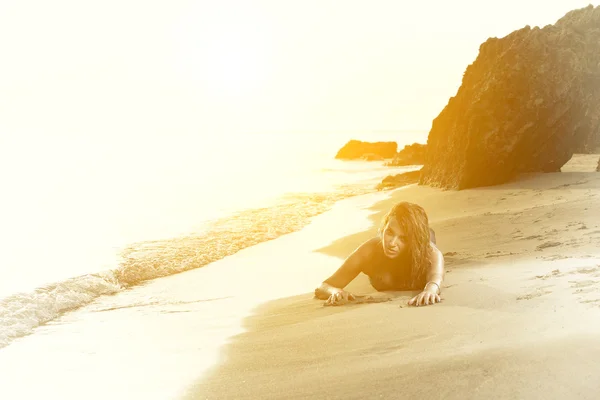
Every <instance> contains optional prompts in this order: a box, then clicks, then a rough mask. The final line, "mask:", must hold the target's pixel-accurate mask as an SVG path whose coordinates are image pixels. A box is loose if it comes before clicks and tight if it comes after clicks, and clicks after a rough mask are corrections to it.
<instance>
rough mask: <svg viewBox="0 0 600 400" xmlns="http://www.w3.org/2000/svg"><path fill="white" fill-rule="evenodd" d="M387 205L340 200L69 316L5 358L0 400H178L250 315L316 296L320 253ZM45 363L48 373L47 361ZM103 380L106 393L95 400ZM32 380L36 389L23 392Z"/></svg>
mask: <svg viewBox="0 0 600 400" xmlns="http://www.w3.org/2000/svg"><path fill="white" fill-rule="evenodd" d="M388 196H389V194H388V193H382V192H372V193H370V194H366V195H361V196H355V197H350V198H347V199H344V200H341V201H339V202H337V203H336V204H335V205H334V206H333V207H332V208H331V209H330V210H329V211H327V212H325V213H323V214H320V215H318V216H316V217H315V218H313V219H312V220H311V222H310V223H309V225H308V226H306V227H304V228H303V229H302V230H300V231H296V232H293V233H289V234H286V235H283V236H280V237H279V238H277V239H275V240H270V241H266V242H262V243H259V244H257V245H255V246H252V247H248V248H245V249H243V250H240V251H239V252H237V253H235V254H232V255H230V256H227V257H225V258H223V259H220V260H218V261H216V262H214V263H211V264H209V265H207V266H205V267H203V268H198V269H194V270H189V271H186V272H182V273H179V274H175V275H171V276H167V277H164V278H161V279H156V280H153V281H148V282H146V283H144V284H142V285H138V286H135V287H132V288H130V289H128V290H125V291H121V292H119V293H117V294H115V295H112V296H104V297H101V298H98V299H96V300H95V301H94V302H93V303H91V304H88V305H86V306H84V307H82V308H80V309H77V310H75V311H72V312H69V313H67V314H63V315H62V316H61V317H59V318H58V319H56V320H54V321H52V322H50V323H48V324H46V325H43V326H40V327H38V328H37V329H36V334H34V335H28V336H25V337H21V338H18V339H16V340H15V341H14V342H13V343H11V345H9V346H7V347H5V348H3V349H0V376H3V378H5V379H6V381H7V382H6V383H5V384H3V386H2V388H1V389H0V397H7V398H14V394H15V393H24V394H23V396H24V397H25V398H39V397H52V398H53V397H60V398H65V399H71V398H73V399H76V398H81V396H82V393H85V396H84V397H87V398H97V399H104V398H108V397H110V398H147V399H164V398H177V397H179V396H180V395H181V391H182V390H183V389H184V388H185V387H187V386H188V385H189V384H190V383H192V382H193V381H194V380H195V379H196V378H197V377H198V376H199V375H203V374H204V371H206V370H208V369H210V368H212V367H213V366H214V365H218V363H219V362H220V361H222V359H221V349H222V347H223V346H226V344H227V343H228V342H229V341H230V340H231V338H232V337H234V336H235V335H236V334H239V333H241V332H243V327H242V326H241V325H242V321H243V320H244V319H245V318H246V317H248V316H249V315H251V314H252V309H253V308H254V307H256V306H258V305H260V304H262V303H265V302H268V301H271V300H273V299H276V298H284V297H286V296H288V295H290V294H296V293H298V294H299V293H305V292H306V291H307V290H313V289H314V287H315V285H316V284H317V283H318V280H319V279H320V278H321V274H322V272H323V271H324V270H327V269H329V270H331V271H332V270H334V269H335V268H337V266H338V262H339V260H338V259H337V258H335V257H331V256H327V255H323V254H318V253H316V252H314V249H316V248H318V247H320V246H323V245H324V244H326V243H328V242H330V241H331V240H332V239H334V238H336V237H341V236H345V235H347V234H350V233H352V232H355V231H358V230H362V229H366V228H368V227H369V226H370V221H369V219H368V215H369V214H370V211H369V210H368V209H367V208H368V206H369V205H371V204H373V203H374V202H376V201H378V200H380V199H383V198H386V197H388ZM349 214H351V215H352V216H353V217H352V218H348V217H347V215H349ZM292 275H293V277H292ZM265 276H270V277H272V278H273V279H274V280H276V281H278V282H282V283H283V284H279V285H273V284H272V281H270V280H268V279H263V278H262V277H265ZM284 277H288V278H290V279H288V280H285V278H284ZM223 282H227V285H224V284H223ZM23 359H27V360H28V363H27V364H25V363H22V362H19V360H23ZM49 359H50V360H54V361H53V363H52V369H51V370H48V368H47V362H46V361H44V360H49ZM116 360H120V361H119V362H118V363H116ZM74 368H75V369H74ZM98 371H102V373H101V375H100V376H101V377H102V380H103V381H104V382H110V384H107V385H104V386H103V387H101V388H97V390H95V392H94V393H93V394H90V393H89V387H96V386H97V385H96V380H97V379H98V378H99V377H100V376H99V375H98V373H97V372H98ZM32 379H33V380H35V381H36V382H37V383H38V384H36V385H27V382H29V381H31V380H32ZM66 380H68V382H67V381H66ZM115 393H121V394H122V395H123V397H119V396H117V397H115Z"/></svg>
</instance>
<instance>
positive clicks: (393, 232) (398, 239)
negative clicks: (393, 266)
mask: <svg viewBox="0 0 600 400" xmlns="http://www.w3.org/2000/svg"><path fill="white" fill-rule="evenodd" d="M382 236H383V237H382V238H381V243H383V253H384V254H385V255H386V257H389V258H396V257H398V256H399V255H400V254H401V253H402V252H403V251H404V250H405V249H406V246H407V239H408V238H407V237H406V234H405V233H404V231H403V230H402V228H401V227H400V224H399V223H398V221H396V218H393V217H392V218H390V220H389V222H388V223H387V224H386V225H385V227H384V229H383V234H382Z"/></svg>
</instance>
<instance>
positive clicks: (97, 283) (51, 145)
mask: <svg viewBox="0 0 600 400" xmlns="http://www.w3.org/2000/svg"><path fill="white" fill-rule="evenodd" d="M350 139H359V140H367V141H378V140H391V141H396V142H397V143H398V145H399V148H402V147H403V146H404V145H405V144H411V143H414V142H420V143H425V142H426V134H425V133H422V132H412V133H410V132H408V133H407V132H395V133H394V132H385V133H352V134H315V133H302V134H287V135H281V134H254V135H243V136H235V137H229V138H218V137H217V138H206V139H197V138H193V139H192V138H189V137H174V138H169V139H168V140H166V139H165V140H154V142H152V141H147V142H144V143H137V142H128V143H120V144H119V143H114V142H113V143H108V142H103V141H102V140H100V139H96V140H95V141H91V140H88V141H81V140H80V141H77V140H71V141H70V142H69V143H68V145H66V143H65V142H64V141H49V142H48V143H45V145H46V146H42V145H40V146H37V147H35V148H31V147H28V143H27V141H25V140H23V141H22V142H19V141H18V140H15V141H13V142H11V143H8V144H9V145H10V146H4V147H3V150H2V151H3V154H2V155H3V156H4V157H2V161H1V162H2V165H0V167H2V168H1V170H2V172H1V173H2V181H1V182H2V183H1V184H2V189H3V193H4V195H3V196H2V198H1V199H0V217H1V221H2V224H1V226H0V241H1V243H2V251H1V252H0V266H1V267H2V268H1V269H0V271H1V272H0V348H1V347H4V346H7V345H9V344H10V343H11V342H12V341H13V340H14V339H16V338H19V337H22V336H24V335H28V334H31V333H32V332H34V331H35V329H36V328H37V327H39V326H40V325H43V324H46V323H48V322H50V321H53V320H54V319H55V318H57V317H58V316H60V315H63V314H64V313H65V312H69V311H73V310H76V309H78V308H80V307H82V306H84V305H86V304H90V303H92V302H94V301H95V300H97V299H98V298H99V297H101V296H103V295H112V294H116V293H119V292H122V291H123V290H124V289H127V288H131V287H135V286H137V285H139V284H141V283H143V282H146V281H149V280H153V279H156V278H161V277H167V276H170V275H173V274H176V273H178V272H182V271H187V270H192V269H196V268H199V267H203V266H206V265H208V264H211V263H214V262H215V261H217V260H220V259H223V258H224V257H226V256H230V255H233V254H235V253H237V252H238V251H240V250H241V249H245V248H248V247H251V246H254V245H257V244H259V243H262V242H265V241H269V240H272V239H275V238H277V237H280V236H281V235H284V234H287V233H290V232H295V231H298V230H300V229H302V228H303V227H305V226H306V225H307V224H308V223H309V222H310V220H311V218H313V217H314V216H316V215H318V214H321V213H323V212H325V211H327V210H329V209H331V207H332V206H333V205H334V204H335V203H336V202H338V201H339V200H341V199H344V198H347V197H351V196H355V195H360V194H365V193H369V192H372V191H374V186H375V184H376V183H377V182H379V181H380V180H381V179H382V178H383V177H385V176H386V175H388V174H393V173H400V172H402V171H406V170H410V169H412V168H414V167H402V168H398V167H395V168H390V167H384V166H383V165H382V163H381V162H361V161H352V162H348V161H339V160H335V159H334V158H333V157H334V155H335V153H336V152H337V150H338V149H339V148H340V147H341V146H342V145H343V144H345V143H346V142H347V141H348V140H350ZM5 145H6V143H5ZM9 167H10V168H9Z"/></svg>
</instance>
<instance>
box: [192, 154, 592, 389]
mask: <svg viewBox="0 0 600 400" xmlns="http://www.w3.org/2000/svg"><path fill="white" fill-rule="evenodd" d="M597 160H598V155H575V156H574V157H573V159H572V160H571V161H570V162H569V163H568V164H567V165H565V166H564V167H563V168H562V172H560V173H548V174H530V175H524V176H521V177H519V179H517V180H516V181H514V182H511V183H508V184H505V185H501V186H495V187H486V188H478V189H471V190H464V191H445V190H441V189H436V188H431V187H423V186H417V185H411V186H409V187H406V188H401V189H398V190H395V191H393V193H392V195H391V197H390V198H389V199H386V200H384V201H379V202H378V203H377V204H375V205H373V206H372V207H370V208H369V210H370V212H372V214H371V216H370V219H371V221H372V223H373V224H372V226H371V227H370V228H368V229H366V230H363V231H360V232H355V233H353V234H351V235H347V236H345V237H343V238H340V239H338V240H336V241H334V242H333V243H331V244H330V245H328V246H325V247H322V248H320V249H319V250H318V252H319V253H322V254H326V255H329V256H334V257H338V258H339V260H340V262H341V261H342V260H343V258H345V257H346V256H347V255H348V254H349V253H350V252H351V251H352V250H353V249H354V248H355V247H356V246H357V245H358V244H359V243H360V242H362V241H363V240H365V239H366V238H368V237H371V236H373V235H374V234H375V232H376V229H377V224H378V221H379V220H380V218H381V216H382V215H383V213H384V212H385V211H386V210H387V209H389V208H390V206H391V205H392V204H394V203H395V202H397V201H411V202H416V203H419V204H421V205H422V206H423V207H424V208H425V210H426V211H427V212H428V214H429V217H430V223H431V226H432V227H433V229H435V231H436V234H437V240H438V245H439V247H440V249H441V250H442V252H443V253H444V255H445V260H446V271H447V272H446V278H445V281H444V284H443V285H442V286H443V295H442V297H443V301H442V303H441V304H437V305H434V306H428V307H419V308H415V307H408V306H407V305H406V304H407V301H408V299H409V298H410V297H411V296H412V295H414V293H407V292H401V293H376V292H374V290H373V289H372V287H371V286H370V285H369V284H368V281H367V279H366V277H365V276H363V275H361V276H359V278H357V279H356V280H355V281H354V282H352V284H351V285H350V287H348V289H349V290H350V291H352V292H354V293H356V294H371V295H373V296H376V297H389V298H390V301H387V302H382V303H378V304H355V305H346V306H341V307H323V302H321V301H318V300H315V299H313V296H312V293H306V294H303V295H299V296H294V297H287V298H281V299H278V300H274V301H270V302H267V303H265V304H263V305H261V306H259V307H258V308H256V309H254V310H253V312H252V314H251V315H250V316H249V317H247V318H246V319H245V320H244V321H243V328H244V332H243V333H241V334H239V335H237V336H235V337H233V338H232V339H231V340H230V341H229V342H228V343H227V344H226V345H225V346H224V348H223V349H222V351H221V353H222V354H221V357H220V362H219V364H218V365H216V366H215V367H214V368H212V369H211V370H210V371H209V372H208V373H207V374H205V375H203V376H202V377H199V378H198V380H197V382H196V383H194V384H193V385H191V386H190V387H189V389H188V390H187V394H186V397H185V398H187V399H241V398H248V399H270V398H273V399H281V398H286V399H289V398H329V399H333V398H344V399H363V398H389V399H392V398H393V399H397V398H443V399H482V398H495V399H515V398H518V399H533V398H545V399H555V398H556V399H559V398H560V399H564V398H580V399H592V398H597V396H598V392H599V390H600V381H599V380H598V377H597V369H596V367H595V365H596V364H597V359H598V358H599V357H600V340H599V339H598V334H599V333H600V319H599V318H598V317H599V316H600V308H599V307H600V213H598V204H599V202H600V198H599V196H600V174H598V173H596V172H595V167H596V164H597ZM307 273H309V274H311V275H314V274H315V268H314V266H311V268H310V269H309V271H308V272H307ZM317 273H318V271H317ZM328 273H330V271H329V270H327V271H323V276H322V277H319V279H324V278H325V277H326V276H327V274H328ZM317 283H318V282H315V284H317ZM271 284H272V285H277V282H271Z"/></svg>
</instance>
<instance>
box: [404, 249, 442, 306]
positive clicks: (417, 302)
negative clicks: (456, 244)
mask: <svg viewBox="0 0 600 400" xmlns="http://www.w3.org/2000/svg"><path fill="white" fill-rule="evenodd" d="M429 257H430V261H431V263H430V269H429V271H427V275H426V278H427V282H426V283H425V287H424V288H423V291H422V292H421V293H419V294H418V295H417V296H415V297H413V298H412V299H410V301H409V302H408V304H409V305H414V306H421V305H428V304H435V303H439V302H440V301H441V298H440V293H441V288H442V282H443V280H444V272H445V269H444V255H443V254H442V252H441V251H440V250H439V249H438V248H437V246H436V245H435V244H434V243H431V253H430V256H429Z"/></svg>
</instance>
